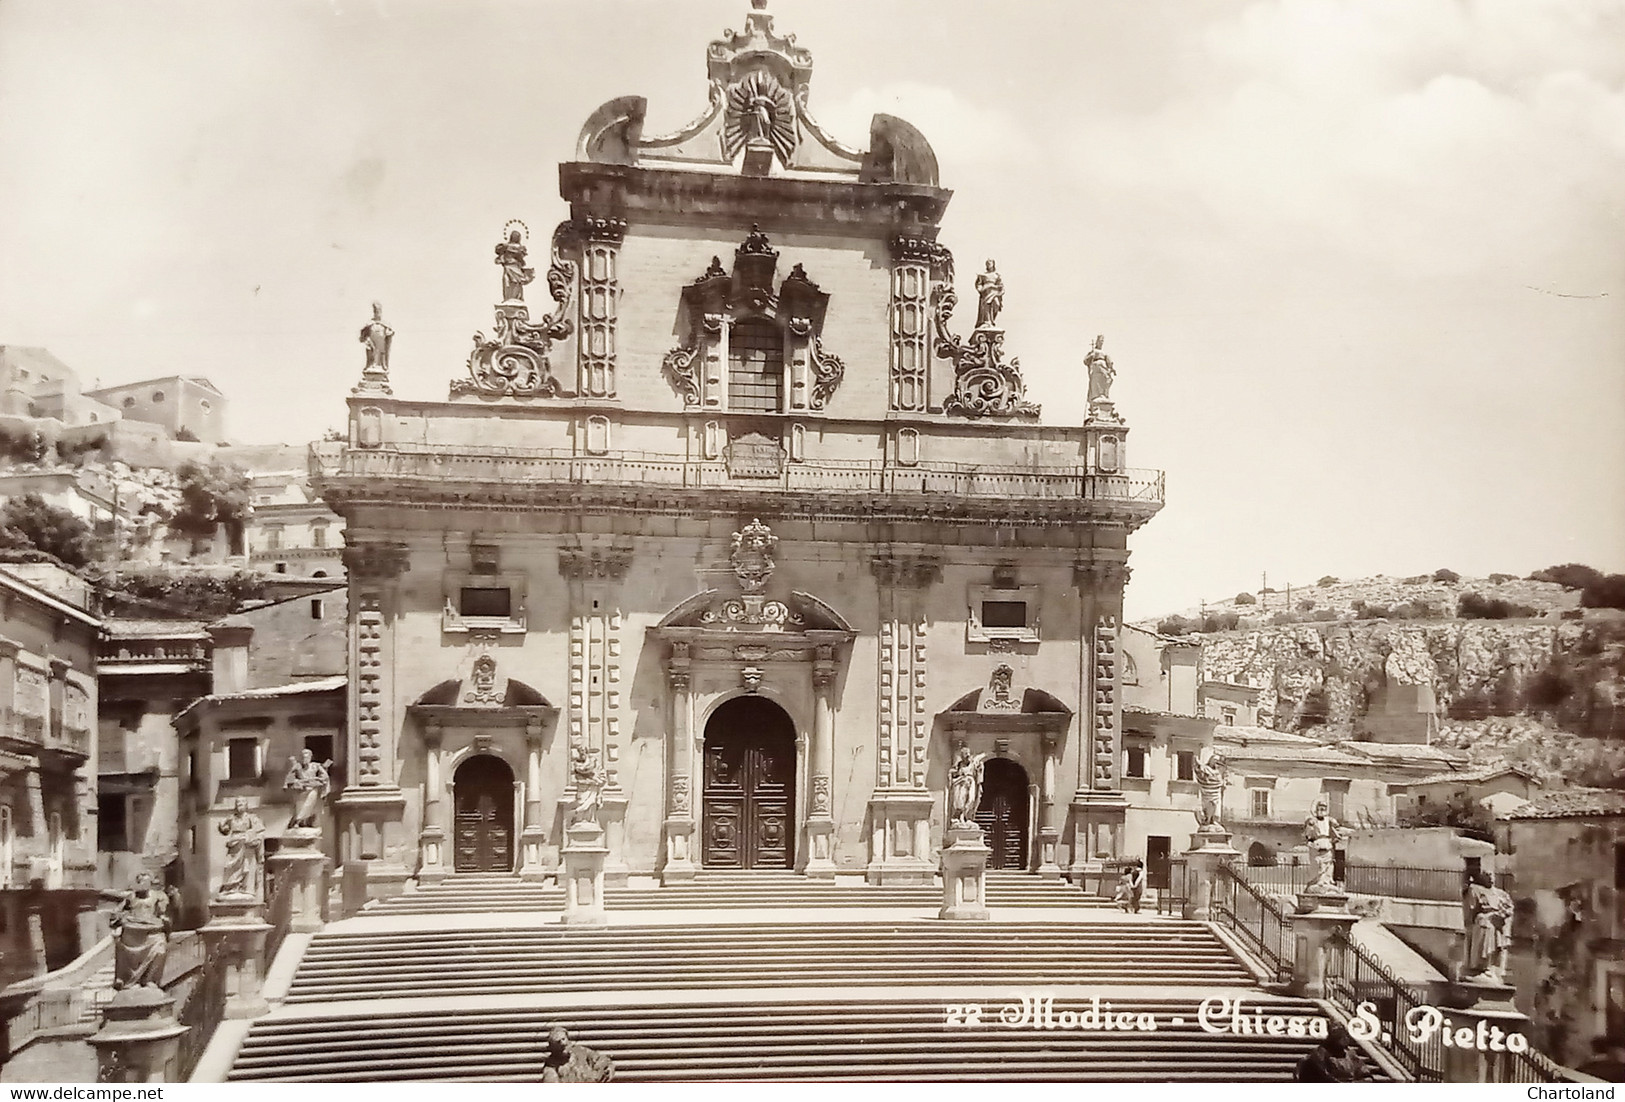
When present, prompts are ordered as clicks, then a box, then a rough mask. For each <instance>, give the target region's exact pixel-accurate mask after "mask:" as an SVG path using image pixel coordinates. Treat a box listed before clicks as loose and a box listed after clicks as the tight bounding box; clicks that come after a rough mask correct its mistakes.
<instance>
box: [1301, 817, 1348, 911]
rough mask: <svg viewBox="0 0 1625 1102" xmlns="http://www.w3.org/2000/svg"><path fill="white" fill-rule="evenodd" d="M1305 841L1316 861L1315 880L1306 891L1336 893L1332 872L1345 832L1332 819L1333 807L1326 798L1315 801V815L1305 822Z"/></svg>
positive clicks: (1335, 883) (1334, 878) (1335, 881)
mask: <svg viewBox="0 0 1625 1102" xmlns="http://www.w3.org/2000/svg"><path fill="white" fill-rule="evenodd" d="M1303 839H1304V841H1306V842H1308V843H1309V855H1310V856H1311V857H1313V858H1314V859H1315V878H1314V879H1313V880H1311V881H1310V882H1309V885H1308V887H1306V888H1305V889H1304V890H1305V891H1307V892H1330V891H1336V890H1337V879H1336V874H1335V873H1334V872H1333V871H1332V870H1333V867H1334V865H1335V862H1336V857H1335V851H1336V849H1337V844H1338V843H1339V842H1341V841H1342V840H1343V831H1342V830H1341V828H1339V827H1338V825H1337V820H1336V819H1334V818H1332V814H1331V805H1330V804H1329V803H1327V802H1326V799H1325V797H1321V798H1320V799H1318V800H1316V801H1315V810H1314V813H1313V814H1311V815H1310V816H1309V818H1307V819H1305V820H1304V821H1303Z"/></svg>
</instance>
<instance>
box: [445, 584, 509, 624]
mask: <svg viewBox="0 0 1625 1102" xmlns="http://www.w3.org/2000/svg"><path fill="white" fill-rule="evenodd" d="M457 613H458V615H459V616H463V617H465V618H467V617H476V616H477V617H493V618H498V619H503V620H506V619H508V618H509V617H510V616H512V615H513V594H512V593H511V592H510V591H509V590H508V588H507V587H506V586H502V587H500V588H498V587H493V586H472V585H465V586H463V587H462V588H461V589H460V590H458V594H457Z"/></svg>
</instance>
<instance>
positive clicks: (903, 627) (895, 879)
mask: <svg viewBox="0 0 1625 1102" xmlns="http://www.w3.org/2000/svg"><path fill="white" fill-rule="evenodd" d="M870 565H871V568H872V570H873V572H874V575H875V580H876V582H877V583H878V586H879V590H880V657H879V662H880V668H879V674H878V678H877V684H878V688H877V691H878V695H879V700H878V705H879V706H878V709H877V710H878V712H879V715H880V729H879V743H878V746H877V747H876V753H875V758H876V776H875V791H874V795H873V796H872V797H870V801H869V810H870V822H871V824H872V826H873V836H872V838H871V841H870V849H869V866H868V868H867V870H866V875H867V878H868V879H869V881H870V882H871V883H875V884H929V883H931V881H932V879H933V877H934V876H935V874H936V871H937V870H936V862H935V861H933V860H932V854H931V848H930V845H929V841H930V833H929V832H930V825H929V824H930V819H931V814H932V810H933V809H934V808H935V806H936V797H935V796H933V795H932V794H931V792H930V790H929V789H927V788H926V786H925V770H926V764H927V762H926V754H927V751H928V749H929V746H930V731H929V726H928V719H927V716H926V713H925V708H926V701H925V688H926V652H925V603H926V594H927V591H928V590H929V588H930V586H931V584H932V583H933V582H936V581H940V580H941V579H942V563H941V561H940V560H938V559H935V558H931V557H928V556H924V555H919V554H915V553H912V552H899V551H893V550H891V549H883V550H881V551H880V552H879V553H877V554H876V556H875V557H874V559H873V560H872V561H871V564H870ZM922 840H923V841H924V842H925V843H926V844H925V845H923V846H922V845H921V842H922Z"/></svg>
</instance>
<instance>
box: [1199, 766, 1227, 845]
mask: <svg viewBox="0 0 1625 1102" xmlns="http://www.w3.org/2000/svg"><path fill="white" fill-rule="evenodd" d="M1194 768H1195V773H1196V790H1197V792H1198V793H1199V794H1200V795H1201V797H1202V807H1201V810H1199V811H1198V812H1197V813H1196V824H1197V826H1198V827H1199V828H1201V829H1203V830H1207V829H1214V830H1223V829H1224V826H1223V824H1222V823H1220V822H1219V815H1220V812H1221V811H1222V809H1223V804H1224V758H1222V757H1220V756H1219V755H1218V754H1216V753H1214V751H1213V748H1212V747H1211V746H1210V747H1208V748H1207V749H1206V750H1205V751H1204V752H1203V754H1202V755H1201V756H1199V757H1197V759H1196V763H1195V767H1194Z"/></svg>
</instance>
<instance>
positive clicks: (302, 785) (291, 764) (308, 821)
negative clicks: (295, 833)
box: [282, 750, 333, 829]
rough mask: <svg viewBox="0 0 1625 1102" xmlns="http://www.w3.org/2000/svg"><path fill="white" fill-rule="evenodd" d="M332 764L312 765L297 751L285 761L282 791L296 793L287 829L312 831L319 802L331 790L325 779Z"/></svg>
mask: <svg viewBox="0 0 1625 1102" xmlns="http://www.w3.org/2000/svg"><path fill="white" fill-rule="evenodd" d="M332 765H333V763H332V762H330V761H327V762H318V761H315V760H314V758H313V756H312V754H311V752H310V751H309V750H301V751H299V756H298V757H297V758H289V759H288V776H287V778H286V779H285V780H283V782H282V787H283V788H284V789H285V790H288V791H293V792H297V793H299V795H298V796H297V797H295V800H296V802H295V804H294V808H293V814H292V815H291V816H290V817H289V819H288V826H289V828H290V829H297V828H313V827H316V826H318V825H319V824H318V822H317V820H318V819H319V818H320V816H321V813H322V801H323V800H325V799H327V793H328V790H329V789H330V788H332V787H333V782H332V779H331V778H330V777H328V775H327V771H328V769H329V768H331V766H332Z"/></svg>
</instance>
